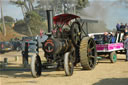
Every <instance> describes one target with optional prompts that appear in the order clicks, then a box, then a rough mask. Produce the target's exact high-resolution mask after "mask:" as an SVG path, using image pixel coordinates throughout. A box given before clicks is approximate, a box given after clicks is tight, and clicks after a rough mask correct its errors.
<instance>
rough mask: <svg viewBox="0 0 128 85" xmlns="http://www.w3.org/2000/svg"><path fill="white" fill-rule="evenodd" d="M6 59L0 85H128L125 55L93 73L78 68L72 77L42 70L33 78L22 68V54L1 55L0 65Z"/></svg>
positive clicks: (100, 64) (102, 63) (99, 65)
mask: <svg viewBox="0 0 128 85" xmlns="http://www.w3.org/2000/svg"><path fill="white" fill-rule="evenodd" d="M16 56H18V58H17V57H16ZM5 57H7V58H8V65H7V67H5V68H3V67H2V66H0V85H128V62H125V61H124V59H125V56H124V55H119V54H118V61H117V63H114V64H112V63H110V61H109V60H102V61H100V63H98V65H97V66H96V68H95V69H94V70H92V71H84V70H81V67H76V68H75V69H74V70H75V71H74V74H73V76H71V77H66V76H65V73H64V71H54V70H46V71H43V70H42V75H41V77H39V78H32V76H31V72H30V69H29V68H27V69H25V68H23V67H22V64H21V62H22V61H21V55H20V53H17V52H9V53H6V54H0V65H1V63H2V61H3V59H4V58H5ZM16 59H17V61H15V60H16ZM48 71H49V72H48Z"/></svg>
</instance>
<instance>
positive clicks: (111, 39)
mask: <svg viewBox="0 0 128 85" xmlns="http://www.w3.org/2000/svg"><path fill="white" fill-rule="evenodd" d="M103 41H104V43H115V42H116V38H115V36H114V33H112V32H109V33H108V32H104V37H103Z"/></svg>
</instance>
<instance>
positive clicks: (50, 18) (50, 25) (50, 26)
mask: <svg viewBox="0 0 128 85" xmlns="http://www.w3.org/2000/svg"><path fill="white" fill-rule="evenodd" d="M46 12H47V20H48V33H50V32H51V30H52V29H53V10H47V11H46Z"/></svg>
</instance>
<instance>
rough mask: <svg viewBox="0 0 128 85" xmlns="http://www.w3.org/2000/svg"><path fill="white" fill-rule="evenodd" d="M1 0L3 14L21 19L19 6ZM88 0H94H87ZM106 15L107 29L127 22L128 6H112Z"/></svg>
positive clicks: (107, 0) (111, 0) (112, 0)
mask: <svg viewBox="0 0 128 85" xmlns="http://www.w3.org/2000/svg"><path fill="white" fill-rule="evenodd" d="M2 1H3V10H4V15H5V16H12V17H13V18H15V19H23V15H22V12H21V8H20V7H17V6H15V5H12V4H10V3H9V2H8V1H9V0H2ZM89 1H95V0H89ZM96 1H106V3H108V2H114V1H117V0H96ZM0 17H1V16H0ZM107 17H110V18H107V19H106V20H105V23H106V24H107V27H108V28H109V29H112V28H115V25H116V23H117V22H119V23H120V22H123V23H126V22H127V23H128V8H123V7H120V8H117V7H112V9H111V8H109V13H108V14H107Z"/></svg>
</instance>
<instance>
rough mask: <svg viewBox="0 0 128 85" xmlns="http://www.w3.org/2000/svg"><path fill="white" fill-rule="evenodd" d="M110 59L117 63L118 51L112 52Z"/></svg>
mask: <svg viewBox="0 0 128 85" xmlns="http://www.w3.org/2000/svg"><path fill="white" fill-rule="evenodd" d="M110 60H111V62H112V63H115V62H116V61H117V54H116V52H111V53H110Z"/></svg>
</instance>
